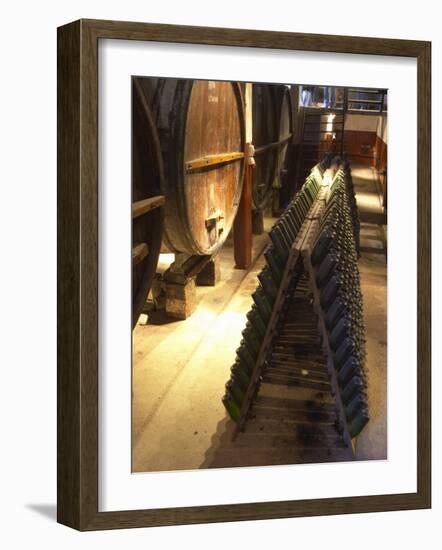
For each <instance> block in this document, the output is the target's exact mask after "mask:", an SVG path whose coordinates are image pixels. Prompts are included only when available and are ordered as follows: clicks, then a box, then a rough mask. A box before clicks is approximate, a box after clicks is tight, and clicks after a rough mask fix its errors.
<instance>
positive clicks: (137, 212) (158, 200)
mask: <svg viewBox="0 0 442 550" xmlns="http://www.w3.org/2000/svg"><path fill="white" fill-rule="evenodd" d="M165 201H166V197H165V196H164V195H157V196H156V197H149V198H148V199H143V200H141V201H136V202H133V203H132V218H138V217H139V216H142V215H143V214H146V213H147V212H150V210H153V209H154V208H159V207H160V206H162V205H163V204H164V203H165Z"/></svg>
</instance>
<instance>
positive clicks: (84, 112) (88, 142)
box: [57, 20, 431, 530]
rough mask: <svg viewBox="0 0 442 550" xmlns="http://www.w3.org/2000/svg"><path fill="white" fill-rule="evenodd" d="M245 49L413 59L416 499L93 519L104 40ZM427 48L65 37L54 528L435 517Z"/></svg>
mask: <svg viewBox="0 0 442 550" xmlns="http://www.w3.org/2000/svg"><path fill="white" fill-rule="evenodd" d="M103 38H105V39H124V40H142V41H160V42H174V43H191V44H207V45H222V46H245V47H253V48H273V49H280V50H304V51H315V52H335V53H352V54H372V55H388V56H402V57H413V58H416V59H417V74H418V84H417V87H418V89H417V93H418V100H417V116H418V131H417V133H418V142H417V160H418V168H417V179H418V193H417V197H416V203H417V213H418V235H417V270H418V288H417V295H418V305H417V344H418V345H417V360H418V361H417V370H418V373H417V374H418V375H417V416H418V417H417V434H416V436H417V449H418V456H417V492H416V493H407V494H385V495H374V496H358V497H345V498H323V499H313V500H293V501H283V502H255V503H247V504H233V505H216V506H196V507H186V508H168V509H147V510H130V511H115V512H99V511H98V321H97V320H98V310H97V308H98V245H97V242H98V220H97V218H98V214H97V212H98V192H97V181H98V172H97V156H98V155H97V153H98V126H97V110H98V40H100V39H103ZM430 77H431V43H429V42H422V41H408V40H392V39H381V38H361V37H349V36H327V35H314V34H298V33H285V32H267V31H266V32H263V31H257V30H239V29H235V30H234V29H222V28H208V27H190V26H175V25H158V24H146V23H131V22H120V21H98V20H79V21H75V22H73V23H70V24H68V25H65V26H63V27H60V28H59V29H58V128H57V130H58V222H57V229H58V357H57V359H58V388H57V389H58V407H57V408H58V410H57V414H58V432H57V435H58V457H57V469H58V472H57V474H58V490H57V493H58V494H57V498H58V506H57V510H58V521H59V522H60V523H63V524H65V525H68V526H70V527H73V528H76V529H79V530H95V529H112V528H128V527H147V526H159V525H176V524H186V523H207V522H221V521H238V520H251V519H271V518H282V517H296V516H315V515H330V514H344V513H359V512H376V511H389V510H408V509H418V508H429V507H430V506H431V447H430V445H431V402H430V396H431V371H430V345H431V326H430V324H431V310H430V308H431V302H430V300H431V279H430V277H431V275H430V274H431V269H430V262H431V258H430V245H431V240H430V230H431V215H430V206H431V202H430V201H431V188H430V184H431V182H430V179H431V173H430V170H431V80H430Z"/></svg>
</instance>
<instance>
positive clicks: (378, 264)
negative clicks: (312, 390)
mask: <svg viewBox="0 0 442 550" xmlns="http://www.w3.org/2000/svg"><path fill="white" fill-rule="evenodd" d="M352 176H353V183H354V186H355V191H356V200H357V203H358V209H359V216H360V219H361V258H360V260H359V270H360V274H361V287H362V294H363V297H364V317H365V326H366V336H367V344H366V345H367V365H366V368H367V374H368V403H369V410H370V422H369V423H368V424H367V426H366V427H365V428H364V430H363V431H362V433H361V434H360V436H359V437H358V438H357V440H356V458H358V459H360V460H368V459H385V458H387V248H386V227H387V226H386V222H387V220H386V215H385V214H384V213H383V210H382V205H381V202H380V198H379V194H378V192H377V191H378V190H377V181H376V177H377V176H376V173H375V171H374V169H372V168H369V167H365V166H364V167H358V166H355V167H352Z"/></svg>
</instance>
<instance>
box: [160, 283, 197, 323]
mask: <svg viewBox="0 0 442 550" xmlns="http://www.w3.org/2000/svg"><path fill="white" fill-rule="evenodd" d="M195 309H196V291H195V279H189V280H188V281H187V282H186V284H184V285H180V284H176V283H169V282H167V283H166V314H167V315H168V316H169V317H173V318H174V319H187V318H188V317H190V315H192V313H193V312H194V311H195Z"/></svg>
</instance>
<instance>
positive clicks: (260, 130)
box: [252, 84, 279, 209]
mask: <svg viewBox="0 0 442 550" xmlns="http://www.w3.org/2000/svg"><path fill="white" fill-rule="evenodd" d="M252 90H253V91H252V94H253V98H252V106H253V107H252V113H253V114H252V116H253V145H254V147H255V163H256V164H255V167H254V169H253V187H252V198H253V205H254V207H255V208H256V209H263V208H264V207H265V206H266V205H267V204H268V202H269V201H270V199H271V197H272V186H273V182H274V179H275V174H276V169H277V161H278V154H277V150H276V148H275V147H274V146H272V144H274V143H276V142H277V141H278V122H279V121H278V109H277V104H276V98H275V86H273V85H271V84H253V89H252Z"/></svg>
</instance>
